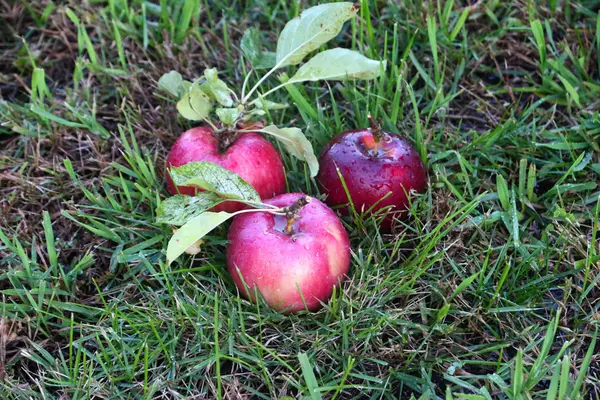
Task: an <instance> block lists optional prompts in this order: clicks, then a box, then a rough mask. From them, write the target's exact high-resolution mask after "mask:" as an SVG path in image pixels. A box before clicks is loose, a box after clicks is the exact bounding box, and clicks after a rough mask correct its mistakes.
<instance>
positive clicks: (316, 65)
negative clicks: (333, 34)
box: [288, 48, 386, 83]
mask: <svg viewBox="0 0 600 400" xmlns="http://www.w3.org/2000/svg"><path fill="white" fill-rule="evenodd" d="M382 63H383V65H382ZM385 67H386V62H385V61H383V62H379V61H376V60H371V59H369V58H367V57H365V56H363V55H362V54H360V53H358V52H356V51H352V50H348V49H342V48H335V49H331V50H326V51H324V52H322V53H319V54H317V55H316V56H314V57H313V58H311V59H310V60H308V62H306V64H304V65H302V66H301V67H300V69H298V71H297V72H296V73H295V74H294V76H292V77H291V78H290V80H289V81H288V82H289V83H297V82H304V81H319V80H344V79H346V78H347V79H374V78H377V77H378V76H379V75H380V73H381V71H384V70H385Z"/></svg>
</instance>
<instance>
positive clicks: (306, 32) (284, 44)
mask: <svg viewBox="0 0 600 400" xmlns="http://www.w3.org/2000/svg"><path fill="white" fill-rule="evenodd" d="M358 9H359V8H358V7H357V6H356V5H355V4H354V3H348V2H344V3H329V4H322V5H318V6H315V7H311V8H309V9H307V10H304V11H303V12H302V13H301V14H300V16H298V17H296V18H294V19H293V20H291V21H290V22H288V23H287V24H286V25H285V27H284V28H283V31H282V32H281V34H280V35H279V40H278V41H277V58H276V62H277V64H276V66H277V67H278V68H281V67H285V66H286V65H296V64H298V63H299V62H300V61H302V60H303V59H304V57H306V55H307V54H308V53H310V52H312V51H314V50H316V49H318V48H319V47H320V46H321V45H323V44H324V43H327V42H328V41H330V40H331V39H333V38H334V37H336V36H337V35H338V34H339V33H340V31H341V30H342V26H343V25H344V22H346V21H347V20H349V19H350V18H352V17H354V16H355V15H356V13H357V12H358Z"/></svg>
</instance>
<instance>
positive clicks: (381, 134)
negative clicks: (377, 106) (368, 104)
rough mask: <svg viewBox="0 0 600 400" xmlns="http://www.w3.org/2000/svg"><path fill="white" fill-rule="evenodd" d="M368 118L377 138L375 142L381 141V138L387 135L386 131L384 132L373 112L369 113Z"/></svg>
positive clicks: (374, 136) (372, 131)
mask: <svg viewBox="0 0 600 400" xmlns="http://www.w3.org/2000/svg"><path fill="white" fill-rule="evenodd" d="M368 118H369V122H370V123H371V128H370V129H369V130H370V131H371V133H372V134H373V139H374V140H375V143H379V142H380V141H381V139H383V138H384V137H385V133H384V132H383V129H381V125H380V124H379V122H377V121H376V120H375V118H373V116H372V115H371V114H369V116H368Z"/></svg>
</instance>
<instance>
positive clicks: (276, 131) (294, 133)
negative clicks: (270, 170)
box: [260, 125, 319, 177]
mask: <svg viewBox="0 0 600 400" xmlns="http://www.w3.org/2000/svg"><path fill="white" fill-rule="evenodd" d="M260 132H264V133H267V134H269V135H272V136H274V137H275V138H277V140H279V141H280V142H281V143H282V144H283V146H284V147H285V149H286V150H287V151H289V152H290V153H291V154H292V155H294V156H295V157H296V158H298V159H299V160H303V161H306V162H307V163H308V167H309V169H310V176H312V177H314V176H316V175H317V173H318V172H319V161H318V160H317V157H316V156H315V152H314V150H313V147H312V144H311V143H310V142H309V141H308V139H307V138H306V136H304V134H303V133H302V131H301V130H300V129H298V128H278V127H276V126H275V125H269V126H266V127H264V128H263V129H261V130H260Z"/></svg>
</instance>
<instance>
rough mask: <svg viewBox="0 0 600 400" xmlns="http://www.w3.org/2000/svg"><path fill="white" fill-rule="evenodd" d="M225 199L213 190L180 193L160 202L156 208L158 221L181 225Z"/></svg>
mask: <svg viewBox="0 0 600 400" xmlns="http://www.w3.org/2000/svg"><path fill="white" fill-rule="evenodd" d="M223 201H225V199H223V198H221V197H219V196H218V195H216V194H215V193H211V192H200V193H198V194H197V195H196V196H184V195H181V194H178V195H175V196H172V197H169V198H167V199H165V200H164V201H162V202H161V203H160V205H159V206H158V208H157V209H156V222H157V223H159V224H168V225H176V226H181V225H184V224H185V223H186V222H188V221H189V220H190V219H192V218H195V217H197V216H198V215H200V214H201V213H202V212H204V211H206V210H208V209H210V208H212V207H214V206H216V205H217V204H219V203H222V202H223Z"/></svg>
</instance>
